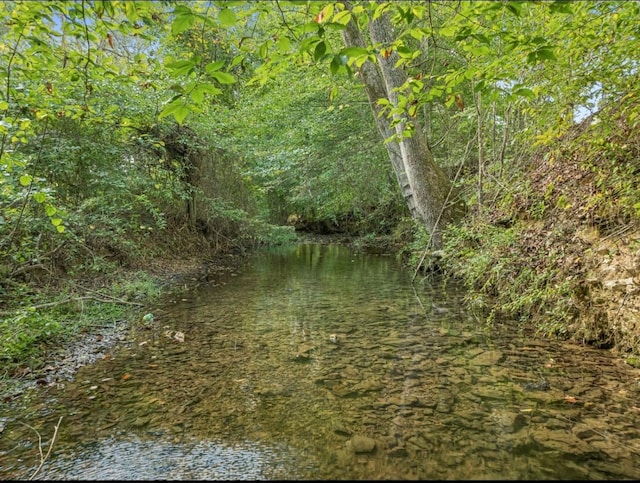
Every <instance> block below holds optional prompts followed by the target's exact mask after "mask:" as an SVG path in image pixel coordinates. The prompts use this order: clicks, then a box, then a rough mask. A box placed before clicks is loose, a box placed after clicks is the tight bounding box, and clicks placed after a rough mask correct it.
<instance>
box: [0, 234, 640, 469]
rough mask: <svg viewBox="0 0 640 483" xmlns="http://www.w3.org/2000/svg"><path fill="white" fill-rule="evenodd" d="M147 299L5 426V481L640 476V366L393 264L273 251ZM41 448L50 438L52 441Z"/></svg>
mask: <svg viewBox="0 0 640 483" xmlns="http://www.w3.org/2000/svg"><path fill="white" fill-rule="evenodd" d="M235 275H237V276H229V277H227V278H226V279H224V280H217V281H215V282H212V283H210V284H208V285H206V286H200V287H196V288H194V289H193V290H191V291H187V292H184V293H181V294H179V295H178V296H177V297H176V298H175V300H166V301H165V303H163V305H162V306H159V307H155V308H152V309H151V310H152V312H153V313H154V319H153V321H151V322H149V323H146V324H144V325H143V326H142V327H140V328H138V329H137V330H135V331H133V332H132V334H131V336H130V340H129V342H128V343H127V344H126V345H125V346H123V347H121V348H119V349H118V350H115V351H114V352H113V353H112V354H110V356H109V357H108V358H105V359H104V360H101V361H99V362H98V363H96V364H94V365H92V366H88V367H85V368H83V369H82V370H81V371H80V372H79V373H78V374H77V376H76V378H75V380H74V381H73V382H69V383H66V384H65V386H64V387H59V388H57V389H56V388H51V389H50V395H51V400H50V402H49V403H48V404H47V406H46V407H34V408H30V409H28V410H27V411H26V414H27V416H26V417H25V418H22V419H20V420H18V419H17V418H16V419H14V420H11V421H10V422H7V423H6V428H5V431H4V436H5V437H4V438H3V441H2V443H1V445H0V448H1V449H2V450H3V452H4V453H3V454H2V456H1V457H2V467H1V468H0V475H4V476H6V477H24V476H25V475H29V474H30V473H32V472H33V470H34V468H36V466H37V463H38V456H37V448H38V446H37V439H34V433H33V431H31V430H30V429H29V428H27V427H25V426H24V425H21V424H19V423H20V421H24V422H27V423H28V424H29V425H30V426H32V427H33V428H35V429H37V430H38V431H39V432H40V433H41V434H42V435H44V436H47V437H50V433H51V429H52V428H53V426H54V425H55V423H56V421H57V420H58V418H59V417H60V416H63V422H62V424H61V426H60V430H59V433H58V435H57V440H56V441H55V445H54V449H53V451H52V454H51V455H50V457H49V458H48V459H47V461H46V462H45V464H44V466H43V468H42V470H41V471H40V472H39V473H38V476H37V477H38V478H43V479H45V478H46V479H76V478H81V479H162V478H164V479H441V478H444V479H489V478H501V479H615V478H631V479H635V478H638V477H640V466H639V465H638V464H637V461H638V454H639V453H640V444H639V443H638V441H640V438H639V437H640V424H639V423H640V409H638V408H637V407H636V402H637V401H638V400H639V398H638V396H640V386H639V385H638V372H637V371H636V370H634V369H631V368H629V367H627V366H624V365H623V364H620V363H619V362H617V361H616V359H614V358H613V357H612V356H611V354H609V353H607V352H606V351H600V350H595V349H588V348H584V347H580V346H578V345H575V344H566V343H561V342H553V341H544V340H540V339H536V338H534V337H532V336H530V335H527V334H526V333H525V332H524V331H522V330H520V329H518V327H517V324H515V323H514V324H506V325H497V326H495V327H489V326H488V325H487V324H485V322H484V321H483V320H482V319H481V318H479V317H477V316H475V315H473V314H471V313H470V312H469V311H467V310H466V309H465V307H464V304H463V303H462V296H463V294H462V292H461V291H460V290H459V289H458V288H457V287H455V286H454V285H451V284H448V285H442V284H440V283H434V284H433V285H432V286H430V287H426V288H417V287H414V286H412V285H411V283H410V278H411V274H410V273H407V272H406V271H404V270H403V269H402V267H400V266H399V264H398V263H397V262H396V261H395V260H394V259H393V258H392V257H384V256H374V255H367V254H363V253H356V252H354V251H352V250H351V249H349V248H347V247H344V246H340V245H320V244H300V245H295V246H291V247H283V248H279V249H274V250H270V251H266V252H264V253H261V254H259V255H258V256H256V257H254V258H252V259H251V260H250V262H249V263H248V264H247V266H246V267H245V269H244V270H243V271H242V272H241V273H239V274H235ZM44 444H46V437H45V438H44Z"/></svg>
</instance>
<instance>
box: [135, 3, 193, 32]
mask: <svg viewBox="0 0 640 483" xmlns="http://www.w3.org/2000/svg"><path fill="white" fill-rule="evenodd" d="M127 3H129V2H127ZM187 10H189V9H187ZM195 21H196V16H195V15H194V14H193V13H191V10H189V13H182V14H180V15H177V16H176V18H175V19H174V20H173V23H172V24H171V33H172V34H173V35H177V34H179V33H181V32H184V31H185V30H188V29H190V28H191V27H192V26H193V24H194V23H195Z"/></svg>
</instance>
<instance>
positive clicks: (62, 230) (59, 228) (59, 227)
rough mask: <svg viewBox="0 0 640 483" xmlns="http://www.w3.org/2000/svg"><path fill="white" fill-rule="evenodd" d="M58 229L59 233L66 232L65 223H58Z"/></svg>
mask: <svg viewBox="0 0 640 483" xmlns="http://www.w3.org/2000/svg"><path fill="white" fill-rule="evenodd" d="M56 230H57V231H58V233H64V230H65V228H64V225H58V226H56Z"/></svg>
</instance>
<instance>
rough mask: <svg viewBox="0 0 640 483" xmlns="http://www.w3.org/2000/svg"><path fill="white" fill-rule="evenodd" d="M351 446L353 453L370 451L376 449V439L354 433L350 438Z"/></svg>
mask: <svg viewBox="0 0 640 483" xmlns="http://www.w3.org/2000/svg"><path fill="white" fill-rule="evenodd" d="M351 448H352V449H353V452H354V453H371V452H373V450H375V449H376V440H375V439H372V438H369V437H368V436H362V435H359V434H356V435H355V436H354V437H353V438H351Z"/></svg>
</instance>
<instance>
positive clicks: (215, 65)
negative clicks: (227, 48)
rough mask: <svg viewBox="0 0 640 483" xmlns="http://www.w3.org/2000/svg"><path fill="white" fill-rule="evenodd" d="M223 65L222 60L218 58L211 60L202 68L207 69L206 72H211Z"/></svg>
mask: <svg viewBox="0 0 640 483" xmlns="http://www.w3.org/2000/svg"><path fill="white" fill-rule="evenodd" d="M223 66H224V60H219V61H217V62H211V63H210V64H207V66H206V67H205V68H204V70H205V71H207V74H211V73H212V72H215V71H217V70H220V69H222V67H223Z"/></svg>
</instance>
